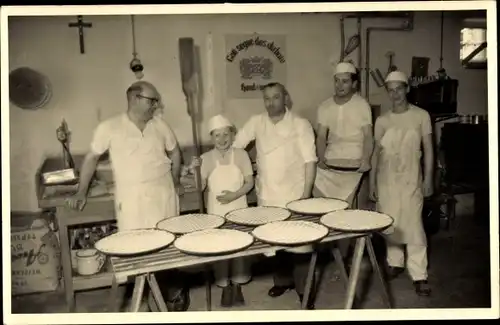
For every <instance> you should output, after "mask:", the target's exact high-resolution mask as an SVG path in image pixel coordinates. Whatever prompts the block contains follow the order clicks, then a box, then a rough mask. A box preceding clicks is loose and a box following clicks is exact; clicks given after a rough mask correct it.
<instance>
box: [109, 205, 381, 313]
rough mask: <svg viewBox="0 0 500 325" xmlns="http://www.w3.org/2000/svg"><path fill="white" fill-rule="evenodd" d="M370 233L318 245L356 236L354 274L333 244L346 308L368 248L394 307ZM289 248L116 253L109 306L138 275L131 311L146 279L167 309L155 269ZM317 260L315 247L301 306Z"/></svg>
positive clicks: (333, 237) (331, 237) (158, 304)
mask: <svg viewBox="0 0 500 325" xmlns="http://www.w3.org/2000/svg"><path fill="white" fill-rule="evenodd" d="M319 219H320V218H319V217H310V216H297V215H295V216H292V217H291V218H290V220H306V221H313V222H319ZM222 228H226V229H236V230H241V231H246V232H249V231H251V230H252V229H253V228H252V227H246V226H240V225H235V224H232V223H230V222H227V223H226V224H224V225H223V226H222ZM370 237H371V234H367V233H362V234H359V233H358V234H356V233H339V232H334V231H330V232H329V234H328V236H327V237H326V238H324V239H323V240H322V241H321V242H320V243H318V244H317V245H316V246H318V245H321V244H325V243H331V242H334V241H337V240H340V239H346V238H356V245H355V249H354V257H353V261H352V268H351V274H350V275H349V276H347V273H346V270H345V266H344V263H343V260H342V255H341V254H340V251H339V249H338V248H337V247H333V249H332V252H333V254H334V257H335V262H336V264H337V267H338V268H339V269H340V271H341V277H342V279H343V280H344V281H345V283H346V285H347V293H346V298H345V303H344V308H345V309H351V308H352V306H353V302H354V298H355V293H356V287H357V284H358V278H359V273H360V268H361V261H362V257H363V253H364V251H365V249H367V252H368V255H369V257H370V262H371V264H372V267H373V270H374V271H375V272H376V274H377V277H378V279H379V280H380V282H381V284H382V289H383V293H384V300H385V303H386V304H387V306H388V307H389V308H391V299H390V296H389V293H388V290H387V287H386V283H385V280H384V278H383V276H382V273H381V271H380V268H379V265H378V263H377V260H376V257H375V251H374V249H373V246H372V242H371V239H370ZM285 248H286V247H278V246H271V245H268V244H265V243H262V242H260V241H255V242H254V244H253V245H252V246H250V247H249V248H248V249H246V250H244V251H240V252H237V253H234V254H229V255H219V256H210V257H199V256H193V255H187V254H184V253H182V252H180V251H179V250H178V249H176V248H175V246H174V245H173V244H172V245H170V246H169V247H168V248H166V249H164V250H161V251H159V252H156V253H152V254H148V255H144V256H139V257H126V258H124V257H112V258H111V265H112V269H113V282H112V289H111V293H110V300H109V309H110V311H111V312H116V311H118V306H117V303H116V302H117V300H118V299H117V298H118V297H117V295H118V285H119V284H122V283H125V282H127V281H128V280H130V279H135V286H134V291H133V295H132V304H131V310H130V312H137V311H138V310H139V307H140V304H141V301H142V298H143V292H144V287H145V284H146V282H148V283H149V286H150V288H151V292H152V295H153V298H154V305H150V307H151V309H152V310H153V311H167V308H166V304H165V301H164V299H163V297H162V295H161V292H160V289H159V287H158V284H157V282H156V279H155V276H154V273H155V272H159V271H164V270H170V269H182V268H185V267H190V266H199V265H204V264H205V265H207V266H209V265H210V264H211V263H214V262H217V261H223V260H230V259H233V258H238V257H249V256H255V255H260V254H266V255H269V254H272V253H273V252H276V251H279V250H283V249H285ZM316 260H317V250H316V249H315V250H314V252H313V253H312V256H311V260H310V263H309V270H308V275H307V281H306V287H305V292H304V297H306V299H303V301H302V306H301V307H302V309H305V308H306V306H307V297H309V293H310V292H311V288H312V282H313V281H312V280H313V274H314V272H315V269H316ZM207 269H208V268H207ZM149 303H151V301H149ZM207 310H211V284H210V283H209V282H208V281H207Z"/></svg>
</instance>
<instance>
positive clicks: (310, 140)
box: [297, 119, 318, 163]
mask: <svg viewBox="0 0 500 325" xmlns="http://www.w3.org/2000/svg"><path fill="white" fill-rule="evenodd" d="M298 121H299V123H298V125H297V126H298V130H299V148H300V152H301V153H302V157H303V158H304V162H306V163H309V162H316V161H318V157H317V155H316V144H315V139H314V131H313V128H312V126H311V123H309V121H307V120H306V119H299V120H298Z"/></svg>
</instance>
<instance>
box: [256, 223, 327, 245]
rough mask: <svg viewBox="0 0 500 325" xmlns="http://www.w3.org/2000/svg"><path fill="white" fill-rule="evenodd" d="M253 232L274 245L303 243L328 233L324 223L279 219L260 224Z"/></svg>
mask: <svg viewBox="0 0 500 325" xmlns="http://www.w3.org/2000/svg"><path fill="white" fill-rule="evenodd" d="M252 234H253V235H254V236H255V238H257V239H259V240H260V241H263V242H266V243H270V244H273V245H284V246H291V245H293V246H294V245H301V244H309V243H313V242H316V241H319V240H321V239H323V238H324V237H326V236H327V235H328V228H326V227H325V226H323V225H320V224H317V223H314V222H310V221H301V220H289V221H277V222H272V223H268V224H265V225H263V226H259V227H257V228H255V229H254V231H253V232H252Z"/></svg>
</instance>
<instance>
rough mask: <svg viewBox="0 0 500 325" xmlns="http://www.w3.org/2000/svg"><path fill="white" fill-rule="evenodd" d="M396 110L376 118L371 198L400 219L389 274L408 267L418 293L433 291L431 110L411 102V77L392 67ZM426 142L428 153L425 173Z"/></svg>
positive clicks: (391, 240)
mask: <svg viewBox="0 0 500 325" xmlns="http://www.w3.org/2000/svg"><path fill="white" fill-rule="evenodd" d="M386 85H387V90H388V92H389V96H390V98H391V101H392V109H391V111H389V112H387V113H385V114H384V115H382V116H380V117H379V118H377V121H376V122H375V151H374V154H373V158H372V166H373V169H372V172H371V173H370V198H371V199H372V200H374V201H376V202H377V209H378V211H380V212H382V213H385V214H387V215H389V216H391V217H392V218H393V219H394V224H393V226H392V227H391V228H390V229H388V230H387V231H386V232H385V235H386V243H387V263H388V265H389V275H390V277H391V278H395V277H396V276H398V275H399V274H401V273H402V272H403V271H404V268H405V254H404V253H405V251H404V245H406V253H407V262H406V267H407V269H408V273H409V275H410V277H411V279H412V280H413V284H414V286H415V291H416V292H417V294H418V295H422V296H427V295H429V294H430V293H431V289H430V287H429V285H428V283H427V239H426V235H425V231H424V226H423V221H422V208H423V199H424V197H427V196H430V195H432V192H433V186H434V185H433V184H434V183H433V168H434V153H433V142H432V125H431V120H430V116H429V113H427V112H426V111H425V110H423V109H421V108H419V107H416V106H414V105H411V104H409V103H408V102H407V99H406V95H407V92H408V77H407V76H406V75H405V74H404V73H402V72H400V71H394V72H391V73H390V74H389V75H388V76H387V78H386ZM421 147H423V154H424V173H423V179H422V170H421V169H422V168H421V155H422V152H421Z"/></svg>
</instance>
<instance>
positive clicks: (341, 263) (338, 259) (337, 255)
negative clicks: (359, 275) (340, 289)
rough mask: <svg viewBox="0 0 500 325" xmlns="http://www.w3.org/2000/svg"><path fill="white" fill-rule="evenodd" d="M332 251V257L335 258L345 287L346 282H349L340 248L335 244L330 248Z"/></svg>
mask: <svg viewBox="0 0 500 325" xmlns="http://www.w3.org/2000/svg"><path fill="white" fill-rule="evenodd" d="M332 253H333V257H334V258H335V264H337V268H338V269H339V271H340V277H341V278H342V281H343V282H344V286H345V287H346V288H347V284H348V283H349V277H348V276H347V272H346V270H345V264H344V258H343V257H342V254H341V253H340V249H339V248H338V247H337V246H335V247H334V248H333V249H332Z"/></svg>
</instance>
